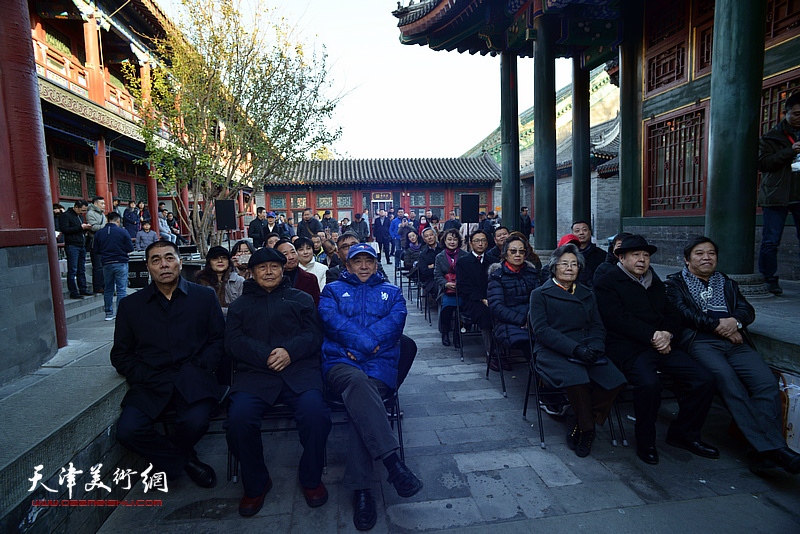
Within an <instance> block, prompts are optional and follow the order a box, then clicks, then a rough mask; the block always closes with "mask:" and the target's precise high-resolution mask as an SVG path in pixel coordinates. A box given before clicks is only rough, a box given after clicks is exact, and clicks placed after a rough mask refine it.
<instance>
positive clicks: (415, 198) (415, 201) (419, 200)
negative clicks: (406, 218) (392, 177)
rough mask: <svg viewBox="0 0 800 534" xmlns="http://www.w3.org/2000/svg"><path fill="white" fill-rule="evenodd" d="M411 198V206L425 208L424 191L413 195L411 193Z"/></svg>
mask: <svg viewBox="0 0 800 534" xmlns="http://www.w3.org/2000/svg"><path fill="white" fill-rule="evenodd" d="M409 195H410V196H411V205H412V206H414V207H421V208H424V207H425V192H424V191H421V192H420V191H417V192H413V193H409Z"/></svg>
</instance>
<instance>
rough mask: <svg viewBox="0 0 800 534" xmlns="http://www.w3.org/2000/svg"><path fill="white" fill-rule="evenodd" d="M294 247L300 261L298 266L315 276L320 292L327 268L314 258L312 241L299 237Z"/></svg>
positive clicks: (323, 284) (323, 285)
mask: <svg viewBox="0 0 800 534" xmlns="http://www.w3.org/2000/svg"><path fill="white" fill-rule="evenodd" d="M294 247H295V250H297V260H298V261H299V262H300V268H301V269H303V270H304V271H306V272H307V273H310V274H313V275H314V276H316V277H317V283H318V284H319V290H320V292H322V289H323V288H324V287H325V273H326V272H327V270H328V268H327V267H325V265H323V264H322V263H319V262H317V261H316V260H315V259H314V248H313V247H314V244H313V242H312V241H311V240H310V239H308V238H305V237H301V238H299V239H298V240H297V241H295V243H294Z"/></svg>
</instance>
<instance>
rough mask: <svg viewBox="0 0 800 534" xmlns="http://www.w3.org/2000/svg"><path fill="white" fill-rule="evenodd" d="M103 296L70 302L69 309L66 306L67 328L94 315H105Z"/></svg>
mask: <svg viewBox="0 0 800 534" xmlns="http://www.w3.org/2000/svg"><path fill="white" fill-rule="evenodd" d="M103 305H104V304H103V295H94V296H92V297H84V298H83V300H73V301H71V302H69V307H67V304H65V306H64V307H65V311H66V312H67V326H69V325H71V324H73V323H76V322H78V321H80V320H81V319H86V318H87V317H91V316H93V315H98V314H101V313H103Z"/></svg>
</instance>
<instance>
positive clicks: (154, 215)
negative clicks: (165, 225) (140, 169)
mask: <svg viewBox="0 0 800 534" xmlns="http://www.w3.org/2000/svg"><path fill="white" fill-rule="evenodd" d="M147 210H148V211H149V212H150V229H151V230H153V231H154V232H156V233H159V231H158V182H157V181H156V179H155V177H154V174H153V172H152V170H151V169H150V168H149V167H148V168H147Z"/></svg>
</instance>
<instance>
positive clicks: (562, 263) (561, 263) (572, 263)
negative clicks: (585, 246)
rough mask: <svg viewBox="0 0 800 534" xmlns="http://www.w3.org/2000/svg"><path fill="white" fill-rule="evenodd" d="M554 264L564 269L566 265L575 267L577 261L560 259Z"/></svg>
mask: <svg viewBox="0 0 800 534" xmlns="http://www.w3.org/2000/svg"><path fill="white" fill-rule="evenodd" d="M556 265H558V266H559V267H561V268H562V269H566V268H568V267H570V268H572V269H575V268H576V267H578V262H577V261H560V262H558V263H556Z"/></svg>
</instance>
